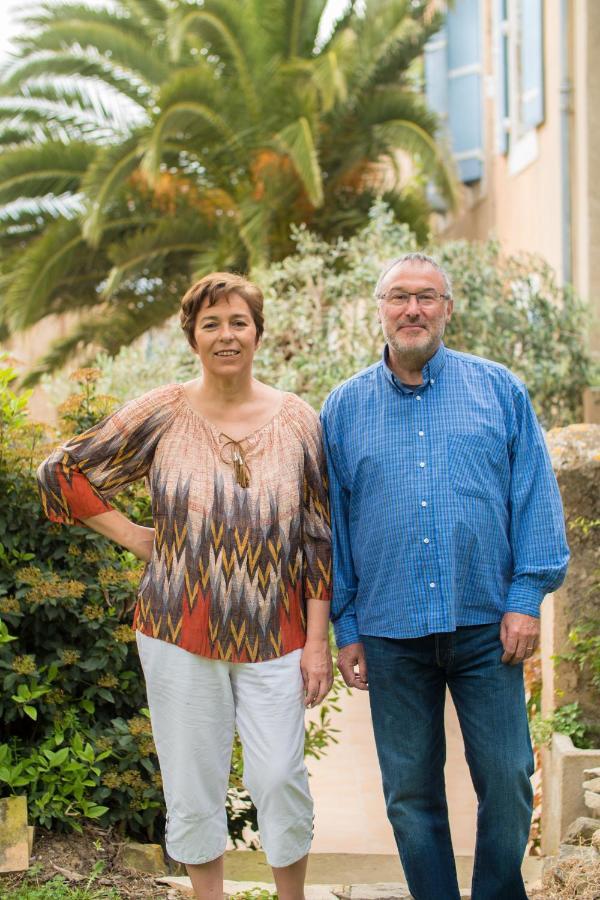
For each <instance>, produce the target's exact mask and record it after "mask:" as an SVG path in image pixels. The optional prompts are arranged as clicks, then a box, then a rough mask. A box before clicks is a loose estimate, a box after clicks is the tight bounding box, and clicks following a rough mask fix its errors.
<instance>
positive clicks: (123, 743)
mask: <svg viewBox="0 0 600 900" xmlns="http://www.w3.org/2000/svg"><path fill="white" fill-rule="evenodd" d="M74 375H75V378H76V380H77V382H78V384H79V386H80V391H79V393H77V394H76V395H74V396H72V397H70V398H68V399H67V400H66V401H65V403H64V404H63V406H62V408H61V415H62V420H61V427H62V432H63V433H66V434H70V433H73V432H75V431H80V430H82V429H83V428H85V427H88V426H89V425H91V424H93V423H94V422H95V421H97V420H98V418H99V417H100V416H102V415H104V414H105V413H106V412H107V411H108V410H110V409H111V408H112V407H113V406H114V405H115V401H114V399H112V398H110V397H108V396H101V395H98V394H97V393H96V390H95V387H94V381H95V378H96V375H97V373H96V372H95V371H94V370H90V369H82V370H79V371H78V372H76V373H74ZM13 379H14V373H13V372H11V371H10V370H9V369H6V370H3V371H2V370H0V495H1V496H2V497H3V503H2V506H1V507H0V684H1V686H2V690H1V691H0V719H1V720H2V723H3V730H2V741H3V742H1V743H0V788H2V787H3V789H4V791H7V792H10V793H26V794H27V796H28V801H29V815H30V820H31V821H33V822H36V823H38V824H39V825H43V826H46V827H53V828H75V829H80V828H81V824H80V822H81V820H82V819H85V818H87V819H94V820H97V821H98V822H99V824H101V825H103V826H109V825H114V826H116V827H117V828H118V829H120V830H121V831H127V832H128V833H129V834H130V835H132V836H138V837H141V838H144V837H149V838H151V839H155V838H156V836H157V835H158V834H159V833H160V832H161V831H162V824H163V797H162V791H161V777H160V771H159V767H158V760H157V757H156V752H155V747H154V743H153V741H152V732H151V726H150V720H149V717H148V711H147V710H146V709H145V704H146V695H145V688H144V682H143V676H142V673H141V668H140V665H139V661H138V657H137V649H136V647H135V633H134V631H133V630H132V628H131V627H130V624H129V622H130V620H131V617H132V613H133V609H134V605H135V599H136V592H137V584H138V581H139V574H140V569H141V563H139V561H138V560H137V559H136V558H135V557H134V556H133V555H132V554H131V553H128V552H126V551H123V550H121V549H119V548H118V547H116V546H115V545H114V544H111V543H110V542H109V541H107V540H106V539H105V538H103V537H101V536H100V535H98V534H96V533H94V532H92V531H90V530H89V529H86V528H83V527H78V526H70V527H63V526H61V525H55V524H52V523H50V522H48V521H47V520H46V519H45V518H44V516H43V514H42V511H41V507H40V502H39V498H38V494H37V490H36V486H35V477H34V475H35V468H36V466H37V464H38V462H39V461H41V459H42V458H43V457H44V456H45V455H46V454H47V452H48V449H49V446H50V445H49V444H48V443H47V441H44V435H43V429H42V428H41V427H39V426H32V425H30V424H29V423H28V422H27V418H26V404H27V399H28V396H27V395H26V394H25V395H23V396H21V397H19V396H18V395H17V394H15V393H14V392H13V391H12V390H11V387H10V385H11V381H12V380H13ZM50 437H51V445H55V444H56V443H57V441H58V439H57V436H56V435H55V434H52V435H51V436H50ZM118 504H119V505H120V506H121V508H122V510H123V511H124V512H125V513H126V514H127V515H129V516H131V517H132V518H134V519H135V520H136V521H138V522H141V523H146V524H151V516H150V507H149V499H148V496H147V494H146V492H145V490H144V488H143V487H142V486H141V485H135V486H133V487H130V488H128V489H127V490H126V491H124V492H122V494H121V495H120V497H119V499H118ZM336 690H337V692H338V693H339V690H340V682H339V680H338V682H337V686H336ZM336 696H337V695H336V693H335V692H334V694H333V696H332V699H331V700H330V701H328V702H327V704H325V705H324V706H323V707H321V718H320V721H319V723H311V724H310V725H309V726H308V728H307V737H306V752H307V754H310V755H313V756H319V755H320V754H321V753H322V752H323V751H324V749H325V747H326V746H327V744H328V743H329V742H330V741H332V740H335V735H334V732H335V729H333V728H332V726H331V718H330V717H331V710H332V709H333V708H335V705H336V703H335V697H336ZM241 774H242V757H241V751H240V747H239V743H237V742H236V745H235V748H234V755H233V764H232V777H231V791H230V793H229V796H228V801H227V810H228V817H229V828H230V834H231V837H232V838H233V839H234V840H235V841H236V842H243V840H244V838H243V836H242V832H243V830H244V829H249V830H250V832H252V831H254V832H256V811H255V810H254V807H253V806H252V804H251V802H250V799H249V797H248V795H247V793H246V792H245V791H244V788H243V785H242V781H241ZM246 833H247V832H246Z"/></svg>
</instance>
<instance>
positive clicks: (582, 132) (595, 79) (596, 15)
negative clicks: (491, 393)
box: [571, 0, 600, 358]
mask: <svg viewBox="0 0 600 900" xmlns="http://www.w3.org/2000/svg"><path fill="white" fill-rule="evenodd" d="M571 5H572V8H573V9H574V14H573V43H572V45H573V54H572V67H573V83H574V91H573V157H572V159H573V180H572V188H573V272H574V281H575V285H576V286H577V289H578V291H579V292H580V293H581V294H582V296H584V297H587V298H588V299H589V302H590V307H591V309H592V311H593V318H592V321H591V327H590V345H591V347H592V350H593V351H594V353H595V355H597V356H598V357H599V358H600V252H599V250H600V3H598V0H573V2H572V4H571Z"/></svg>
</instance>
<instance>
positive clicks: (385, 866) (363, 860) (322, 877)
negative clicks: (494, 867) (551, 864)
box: [225, 850, 542, 888]
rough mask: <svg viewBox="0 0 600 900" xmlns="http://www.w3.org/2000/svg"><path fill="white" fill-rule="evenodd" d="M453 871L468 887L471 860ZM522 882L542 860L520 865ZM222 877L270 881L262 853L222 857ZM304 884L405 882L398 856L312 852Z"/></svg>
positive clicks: (532, 877)
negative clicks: (223, 859)
mask: <svg viewBox="0 0 600 900" xmlns="http://www.w3.org/2000/svg"><path fill="white" fill-rule="evenodd" d="M456 870H457V873H458V883H459V885H460V887H461V888H468V887H470V884H471V876H472V874H473V857H472V856H457V857H456ZM522 871H523V877H524V879H525V881H537V880H538V879H539V878H541V873H542V860H541V858H540V857H535V856H528V857H526V858H525V860H524V862H523V867H522ZM225 878H227V879H228V880H229V881H252V880H256V881H260V882H266V883H270V882H271V881H272V875H271V869H270V866H269V865H268V863H267V861H266V859H265V856H264V853H262V852H260V851H253V850H231V851H228V852H227V853H226V854H225ZM306 881H307V884H342V885H343V884H353V885H354V884H400V883H402V882H405V881H406V879H405V878H404V873H403V871H402V866H401V865H400V860H399V859H398V856H397V855H391V854H383V853H381V854H380V853H364V854H360V853H311V854H310V856H309V857H308V873H307V879H306Z"/></svg>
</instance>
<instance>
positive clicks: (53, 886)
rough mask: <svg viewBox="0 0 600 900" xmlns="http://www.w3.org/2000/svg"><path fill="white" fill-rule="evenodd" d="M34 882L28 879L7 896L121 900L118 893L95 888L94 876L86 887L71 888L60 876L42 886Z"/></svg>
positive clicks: (33, 899) (14, 898) (18, 898)
mask: <svg viewBox="0 0 600 900" xmlns="http://www.w3.org/2000/svg"><path fill="white" fill-rule="evenodd" d="M32 880H33V879H26V880H25V882H24V883H23V884H21V885H20V886H19V887H17V888H15V889H14V890H12V891H9V892H8V893H7V894H6V895H5V896H7V897H10V898H11V900H119V894H117V893H116V891H114V890H112V889H107V888H96V887H94V886H93V882H94V881H95V877H94V876H93V877H92V878H90V879H89V881H88V882H87V884H86V885H85V886H84V887H71V886H70V885H69V884H67V882H66V881H65V879H64V878H62V877H59V876H57V877H56V878H53V879H52V880H51V881H47V882H46V883H45V884H42V885H33V884H31V883H30V882H31V881H32Z"/></svg>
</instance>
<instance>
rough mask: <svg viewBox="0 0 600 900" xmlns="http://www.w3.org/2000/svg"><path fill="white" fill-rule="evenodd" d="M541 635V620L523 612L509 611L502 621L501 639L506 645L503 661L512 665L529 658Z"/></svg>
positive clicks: (503, 644)
mask: <svg viewBox="0 0 600 900" xmlns="http://www.w3.org/2000/svg"><path fill="white" fill-rule="evenodd" d="M539 636H540V620H539V619H536V618H535V616H526V615H524V614H523V613H517V612H507V613H504V616H503V617H502V622H501V623H500V640H501V641H502V646H503V647H504V653H503V655H502V662H503V663H508V664H509V665H511V666H516V665H518V664H519V663H522V662H523V660H524V659H529V657H530V656H532V655H533V652H534V650H535V648H536V646H537V642H538V640H539Z"/></svg>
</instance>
